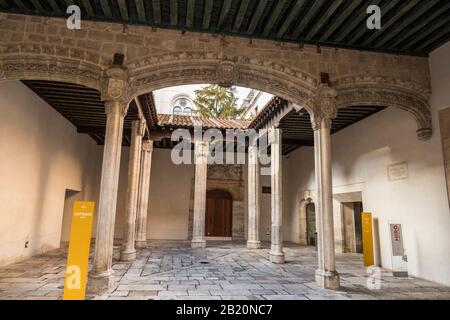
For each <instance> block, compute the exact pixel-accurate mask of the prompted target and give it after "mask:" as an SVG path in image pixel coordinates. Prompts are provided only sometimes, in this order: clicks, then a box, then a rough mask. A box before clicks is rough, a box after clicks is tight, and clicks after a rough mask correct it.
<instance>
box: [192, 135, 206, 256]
mask: <svg viewBox="0 0 450 320" xmlns="http://www.w3.org/2000/svg"><path fill="white" fill-rule="evenodd" d="M208 147H209V144H208V143H207V142H204V141H196V142H195V187H194V188H195V189H194V225H193V231H192V242H191V246H192V248H204V247H206V241H205V210H206V181H207V174H208V162H207V160H208Z"/></svg>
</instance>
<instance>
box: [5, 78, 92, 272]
mask: <svg viewBox="0 0 450 320" xmlns="http://www.w3.org/2000/svg"><path fill="white" fill-rule="evenodd" d="M0 153H1V155H2V160H1V161H0V177H1V179H0V203H1V204H2V206H1V208H0V265H5V264H8V263H12V262H14V261H18V260H21V259H23V258H26V257H29V256H31V255H34V254H38V253H41V252H44V251H47V250H50V249H54V248H58V247H59V245H60V240H61V229H62V218H63V211H64V200H65V191H66V189H71V190H76V191H80V192H81V193H80V196H79V197H80V198H81V199H85V200H94V201H97V190H98V180H99V175H98V174H97V172H98V170H97V169H98V166H99V165H100V163H101V148H100V147H98V146H97V145H96V144H95V142H94V141H93V140H92V139H91V138H89V137H88V136H84V135H80V134H77V132H76V128H75V127H74V126H73V125H72V124H71V123H70V122H69V121H67V120H66V119H64V118H63V117H62V116H61V115H60V114H59V113H57V112H56V111H55V110H54V109H53V108H52V107H50V106H49V105H48V104H47V103H45V102H44V101H43V100H41V99H40V98H39V97H38V96H37V95H35V94H34V93H33V92H32V91H31V90H29V89H28V88H27V87H26V86H25V85H23V84H22V83H21V82H16V81H14V82H12V81H11V82H2V83H0ZM26 241H29V246H28V248H25V242H26Z"/></svg>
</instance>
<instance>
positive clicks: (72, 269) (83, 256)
mask: <svg viewBox="0 0 450 320" xmlns="http://www.w3.org/2000/svg"><path fill="white" fill-rule="evenodd" d="M94 207H95V203H94V202H84V201H76V202H75V204H74V206H73V215H72V225H71V231H70V242H69V254H68V257H67V269H66V277H65V281H64V300H84V299H85V296H86V281H87V272H88V261H89V249H90V245H91V234H92V221H93V219H94Z"/></svg>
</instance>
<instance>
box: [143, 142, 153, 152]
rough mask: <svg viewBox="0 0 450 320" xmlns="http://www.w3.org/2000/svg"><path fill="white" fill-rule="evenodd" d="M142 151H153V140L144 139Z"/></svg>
mask: <svg viewBox="0 0 450 320" xmlns="http://www.w3.org/2000/svg"><path fill="white" fill-rule="evenodd" d="M142 151H144V152H148V153H151V152H152V151H153V140H143V141H142Z"/></svg>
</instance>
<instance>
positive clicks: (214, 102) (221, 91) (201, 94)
mask: <svg viewBox="0 0 450 320" xmlns="http://www.w3.org/2000/svg"><path fill="white" fill-rule="evenodd" d="M237 100H238V97H237V92H236V88H234V87H231V88H224V87H221V86H218V85H209V86H206V87H203V88H202V89H200V90H196V91H195V101H194V102H195V104H196V106H197V115H199V116H203V117H208V118H224V119H237V118H239V117H240V116H241V115H242V113H243V110H241V109H239V108H238V107H237V104H236V101H237Z"/></svg>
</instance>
